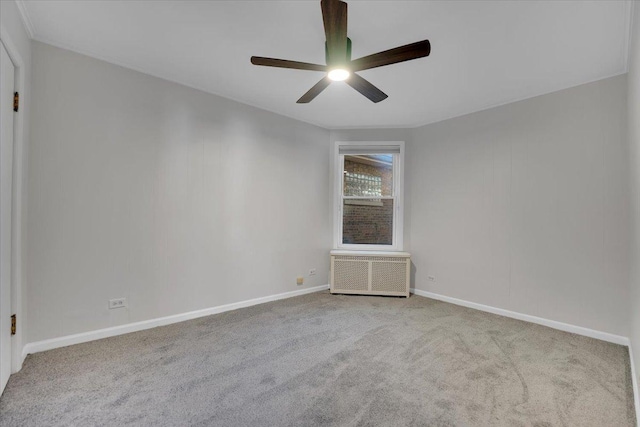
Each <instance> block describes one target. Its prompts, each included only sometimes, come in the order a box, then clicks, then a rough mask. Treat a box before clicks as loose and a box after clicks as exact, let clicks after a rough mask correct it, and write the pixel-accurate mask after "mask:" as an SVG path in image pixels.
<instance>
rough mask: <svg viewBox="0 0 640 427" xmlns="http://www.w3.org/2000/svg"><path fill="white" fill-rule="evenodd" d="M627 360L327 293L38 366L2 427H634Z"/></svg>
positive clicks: (603, 350)
mask: <svg viewBox="0 0 640 427" xmlns="http://www.w3.org/2000/svg"><path fill="white" fill-rule="evenodd" d="M629 371H630V368H629V359H628V355H627V349H626V348H625V347H622V346H618V345H614V344H609V343H605V342H602V341H598V340H594V339H590V338H585V337H581V336H578V335H573V334H569V333H565V332H560V331H556V330H553V329H549V328H545V327H542V326H538V325H533V324H530V323H525V322H521V321H517V320H513V319H508V318H504V317H500V316H495V315H491V314H487V313H483V312H480V311H475V310H471V309H466V308H462V307H458V306H455V305H451V304H446V303H442V302H438V301H434V300H431V299H427V298H422V297H418V296H412V297H411V298H409V299H403V298H382V297H364V296H339V295H330V294H328V293H327V292H323V293H316V294H310V295H305V296H301V297H296V298H291V299H287V300H283V301H277V302H273V303H268V304H263V305H259V306H255V307H250V308H246V309H241V310H237V311H233V312H229V313H223V314H219V315H214V316H209V317H206V318H201V319H197V320H192V321H189V322H184V323H179V324H175V325H170V326H165V327H161V328H156V329H151V330H148V331H143V332H136V333H133V334H128V335H123V336H119V337H114V338H108V339H104V340H100V341H94V342H91V343H86V344H80V345H76V346H71V347H66V348H61V349H57V350H51V351H47V352H44V353H38V354H34V355H31V356H29V357H28V358H27V360H26V361H25V364H24V368H23V369H22V371H21V372H20V373H18V374H16V375H13V376H12V377H11V379H10V381H9V384H8V387H7V389H6V391H5V393H4V395H3V396H2V398H0V424H1V425H2V426H94V425H99V426H102V425H110V426H119V425H136V426H137V425H141V426H165V425H166V426H188V425H195V426H208V425H211V426H316V425H335V426H373V425H376V426H378V425H379V426H552V425H553V426H632V425H634V423H635V417H634V408H633V394H632V388H631V375H630V372H629Z"/></svg>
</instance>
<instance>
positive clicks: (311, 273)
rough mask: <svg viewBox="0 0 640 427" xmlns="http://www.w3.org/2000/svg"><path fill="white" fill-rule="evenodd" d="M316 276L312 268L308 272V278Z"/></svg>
mask: <svg viewBox="0 0 640 427" xmlns="http://www.w3.org/2000/svg"><path fill="white" fill-rule="evenodd" d="M315 275H316V269H315V268H312V269H311V270H309V276H315Z"/></svg>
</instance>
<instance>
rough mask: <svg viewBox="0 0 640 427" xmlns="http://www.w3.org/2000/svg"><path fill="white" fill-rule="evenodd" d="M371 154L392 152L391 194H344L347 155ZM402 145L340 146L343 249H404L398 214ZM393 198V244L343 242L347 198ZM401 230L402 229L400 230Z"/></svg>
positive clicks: (340, 228) (340, 214)
mask: <svg viewBox="0 0 640 427" xmlns="http://www.w3.org/2000/svg"><path fill="white" fill-rule="evenodd" d="M369 154H391V155H392V158H393V161H392V185H391V194H392V195H391V196H377V195H376V196H346V195H345V194H344V185H345V177H344V175H345V174H344V170H345V156H348V155H369ZM400 154H401V147H400V146H399V145H388V146H386V145H385V146H378V147H369V146H365V147H360V146H340V147H339V149H338V159H339V170H338V173H339V174H340V177H339V184H338V185H339V198H340V202H339V207H338V209H339V214H338V218H336V219H337V220H338V224H339V225H338V230H337V231H338V236H337V237H338V241H337V242H336V243H337V245H336V246H337V247H338V248H341V249H359V250H376V249H377V250H402V248H401V247H399V244H398V224H397V222H398V215H399V213H400V212H402V211H401V209H400V206H399V203H398V186H399V185H401V184H400V181H399V171H400V158H401V156H400ZM372 199H379V200H392V201H393V211H392V222H393V223H392V232H391V244H390V245H381V244H358V243H343V241H344V204H345V201H346V200H372ZM400 232H401V231H400Z"/></svg>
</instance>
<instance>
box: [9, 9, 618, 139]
mask: <svg viewBox="0 0 640 427" xmlns="http://www.w3.org/2000/svg"><path fill="white" fill-rule="evenodd" d="M348 4H349V29H348V35H349V37H350V38H351V39H352V41H353V58H358V57H361V56H365V55H368V54H371V53H375V52H378V51H381V50H386V49H390V48H393V47H396V46H399V45H404V44H407V43H411V42H415V41H418V40H423V39H429V40H430V41H431V46H432V50H431V56H429V57H428V58H422V59H418V60H415V61H409V62H405V63H401V64H396V65H391V66H388V67H381V68H376V69H372V70H368V71H363V72H361V73H360V74H361V75H362V76H363V77H365V78H366V79H368V80H369V81H370V82H371V83H373V84H374V85H376V86H378V87H379V88H380V89H381V90H382V91H384V92H385V93H387V94H388V95H389V98H388V99H386V100H385V101H382V102H380V103H379V104H373V103H372V102H370V101H369V100H367V99H366V98H365V97H363V96H362V95H360V94H359V93H357V92H356V91H355V90H353V89H352V88H350V87H349V86H347V85H346V84H345V83H343V82H339V83H333V84H332V85H331V86H329V88H327V89H326V90H325V91H324V92H323V93H321V94H320V95H319V96H318V97H317V98H316V99H315V100H314V101H313V102H311V103H310V104H307V105H301V104H296V100H297V99H298V98H299V97H300V96H301V95H302V94H303V93H305V92H306V91H307V90H308V89H309V88H310V87H311V86H313V85H314V84H315V83H316V82H317V81H318V80H320V79H321V78H322V77H323V74H322V73H320V72H315V71H299V70H286V69H276V68H268V67H258V66H255V65H251V64H250V62H249V58H250V57H251V56H252V55H258V56H269V57H275V58H283V59H292V60H298V61H305V62H314V63H320V64H324V32H323V26H322V15H321V12H320V2H319V1H302V0H298V1H215V2H213V1H117V0H108V1H51V0H49V1H19V6H20V8H21V9H22V11H23V14H24V15H25V17H26V19H25V20H26V21H27V22H28V25H29V26H31V31H32V33H33V38H34V39H36V40H40V41H43V42H45V43H50V44H53V45H56V46H60V47H64V48H67V49H71V50H74V51H77V52H80V53H84V54H87V55H90V56H93V57H96V58H100V59H104V60H107V61H109V62H112V63H115V64H119V65H123V66H125V67H129V68H132V69H135V70H139V71H142V72H145V73H148V74H151V75H154V76H158V77H162V78H165V79H168V80H172V81H176V82H179V83H182V84H185V85H188V86H191V87H194V88H198V89H201V90H204V91H207V92H211V93H214V94H218V95H222V96H225V97H228V98H231V99H235V100H238V101H241V102H244V103H247V104H250V105H254V106H257V107H261V108H264V109H267V110H270V111H274V112H276V113H280V114H283V115H286V116H289V117H293V118H296V119H299V120H303V121H306V122H309V123H314V124H317V125H320V126H323V127H327V128H359V127H411V126H417V125H421V124H426V123H431V122H435V121H439V120H442V119H446V118H450V117H455V116H460V115H463V114H467V113H470V112H473V111H478V110H482V109H485V108H488V107H492V106H496V105H500V104H505V103H508V102H513V101H516V100H520V99H524V98H529V97H532V96H536V95H541V94H544V93H548V92H553V91H556V90H560V89H564V88H568V87H572V86H576V85H579V84H582V83H587V82H591V81H594V80H598V79H601V78H605V77H610V76H614V75H617V74H621V73H625V72H626V70H627V53H628V47H627V46H628V40H629V32H630V30H629V26H630V16H631V14H630V11H631V2H629V1H611V0H605V1H574V0H571V1H356V0H351V1H348Z"/></svg>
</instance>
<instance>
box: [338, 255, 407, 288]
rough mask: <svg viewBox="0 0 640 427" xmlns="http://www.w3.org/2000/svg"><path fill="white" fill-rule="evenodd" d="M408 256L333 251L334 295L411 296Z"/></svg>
mask: <svg viewBox="0 0 640 427" xmlns="http://www.w3.org/2000/svg"><path fill="white" fill-rule="evenodd" d="M410 269H411V255H410V254H409V253H407V252H378V251H376V252H374V251H359V252H355V251H337V250H335V251H331V293H332V294H361V295H395V296H405V297H408V296H409V277H410V271H411V270H410Z"/></svg>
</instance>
